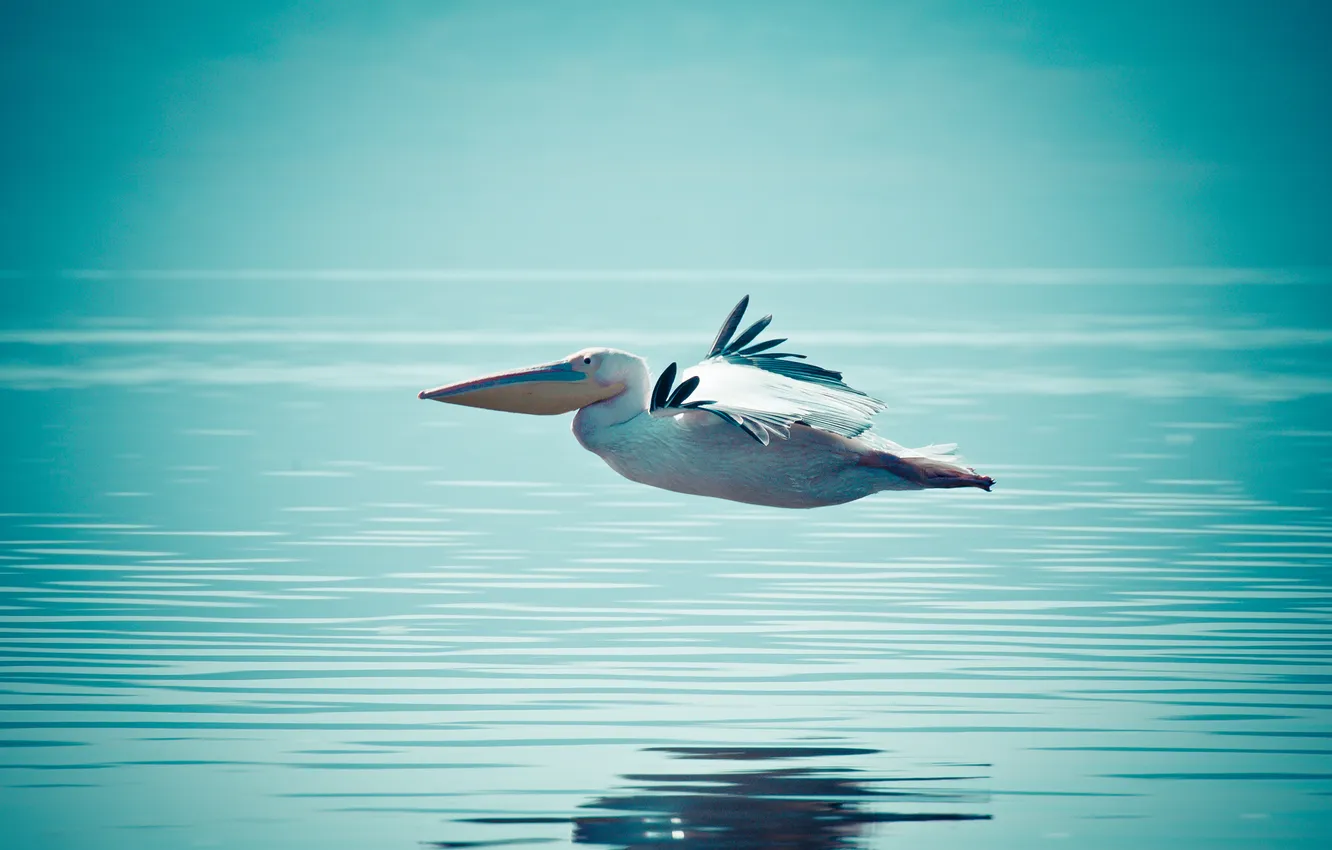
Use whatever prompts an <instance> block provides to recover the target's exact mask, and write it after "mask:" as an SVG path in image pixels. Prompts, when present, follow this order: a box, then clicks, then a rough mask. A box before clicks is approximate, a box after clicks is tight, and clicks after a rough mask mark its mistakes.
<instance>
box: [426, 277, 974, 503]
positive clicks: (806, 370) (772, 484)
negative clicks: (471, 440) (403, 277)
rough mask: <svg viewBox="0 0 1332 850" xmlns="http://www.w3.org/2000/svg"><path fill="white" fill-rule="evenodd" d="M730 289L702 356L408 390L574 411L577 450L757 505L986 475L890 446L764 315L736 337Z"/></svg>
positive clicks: (862, 405) (633, 471)
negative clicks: (771, 331)
mask: <svg viewBox="0 0 1332 850" xmlns="http://www.w3.org/2000/svg"><path fill="white" fill-rule="evenodd" d="M748 306H749V296H748V295H746V296H745V297H744V298H742V299H740V303H739V304H737V305H736V306H735V309H733V310H732V311H731V314H730V315H729V316H727V318H726V321H725V322H724V323H723V324H722V327H721V330H720V331H719V332H718V333H717V338H716V340H715V341H714V342H713V343H712V349H711V350H710V351H709V352H708V356H707V357H705V358H704V359H703V361H702V362H700V363H698V364H697V365H695V366H691V367H690V368H688V369H686V370H685V371H684V372H683V373H682V374H681V375H680V379H681V380H680V382H679V383H678V384H677V383H676V380H675V379H676V372H677V367H676V364H675V363H672V364H670V365H669V366H667V367H666V368H665V369H663V370H662V372H661V375H660V376H658V378H657V380H656V382H655V384H654V383H653V382H652V379H651V373H650V372H649V371H648V365H647V361H646V360H644V359H643V358H641V357H639V356H637V355H634V354H630V353H629V352H627V351H619V350H617V349H614V348H585V349H583V350H582V351H578V352H575V353H573V354H571V355H569V356H568V357H565V358H564V359H562V360H556V361H554V362H553V363H543V364H541V365H538V366H530V367H528V368H525V369H518V370H516V371H512V372H500V373H497V374H494V375H486V376H484V377H480V378H474V379H472V380H469V381H461V382H459V383H455V384H446V385H444V386H442V387H436V388H434V389H431V390H422V391H421V392H420V393H419V394H418V397H419V398H423V399H430V400H431V401H440V402H444V403H446V404H461V405H466V406H468V407H484V408H488V409H490V410H504V411H509V412H511V413H535V414H545V415H553V414H560V413H568V412H570V411H573V410H577V411H578V413H577V415H576V416H574V420H573V433H574V436H575V437H576V438H577V439H578V442H579V443H580V444H582V446H583V448H585V449H587V450H588V451H590V452H592V453H593V454H595V455H597V456H598V457H600V458H601V459H602V460H604V461H605V462H606V463H607V464H608V465H609V466H610V468H611V469H613V470H615V471H616V472H618V473H619V474H620V475H623V476H624V477H625V478H628V479H629V480H630V481H637V482H638V483H640V484H648V485H650V486H653V487H661V488H662V489H665V490H674V491H675V492H677V493H690V494H693V495H695V496H711V497H714V498H718V499H730V500H732V501H736V502H748V503H750V504H754V505H768V506H771V507H777V508H817V507H822V506H825V505H839V504H843V503H846V502H851V501H855V500H856V499H861V498H864V497H865V496H869V495H871V494H873V493H878V492H880V491H883V490H925V489H934V488H944V487H979V488H980V489H982V490H986V491H988V490H989V489H990V487H991V486H993V484H994V479H993V478H990V477H988V476H985V475H977V474H976V472H975V470H973V469H970V468H968V467H966V466H963V465H961V463H960V462H959V459H958V458H957V457H956V456H955V455H954V450H955V448H956V446H954V445H931V446H926V447H924V448H920V449H908V448H905V447H903V446H899V445H898V444H897V443H894V442H892V441H891V440H888V439H886V438H884V437H882V436H879V435H878V434H875V433H873V432H872V431H871V430H870V429H871V427H872V422H871V419H872V417H873V416H874V415H875V414H876V413H878V412H879V411H881V410H883V409H884V408H885V405H884V403H883V402H882V401H879V400H878V399H876V398H873V397H871V396H869V395H866V394H865V393H863V392H861V391H860V390H857V389H854V388H852V387H850V386H847V384H845V383H844V382H843V381H842V373H840V372H835V371H833V370H831V369H824V368H823V367H821V366H815V365H813V364H812V363H809V362H806V361H805V357H804V355H802V354H789V353H785V352H780V351H774V350H773V349H775V348H776V347H777V346H779V345H781V344H782V343H784V342H786V340H785V339H769V340H766V341H762V342H760V341H759V340H758V337H759V335H760V334H762V333H763V331H764V330H766V329H767V327H768V324H769V323H770V322H771V321H772V316H764V317H763V318H761V319H759V320H758V321H757V322H754V323H753V324H752V325H750V326H749V327H748V328H746V329H745V330H744V331H743V332H742V333H740V335H739V336H736V331H737V330H738V329H739V328H740V323H741V320H742V319H743V318H744V314H745V310H746V308H747V307H748Z"/></svg>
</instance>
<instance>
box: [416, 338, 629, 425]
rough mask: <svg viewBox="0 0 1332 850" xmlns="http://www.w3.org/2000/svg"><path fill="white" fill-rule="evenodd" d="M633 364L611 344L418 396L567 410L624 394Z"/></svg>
mask: <svg viewBox="0 0 1332 850" xmlns="http://www.w3.org/2000/svg"><path fill="white" fill-rule="evenodd" d="M633 363H639V364H641V363H642V360H640V359H639V358H638V357H635V356H634V355H632V354H629V353H628V352H624V351H616V350H615V349H613V348H585V349H583V350H582V351H577V352H574V353H573V354H570V355H569V356H568V357H565V358H564V359H563V360H556V361H554V362H552V363H542V364H540V365H539V366H529V367H527V368H526V369H515V370H513V371H511V372H498V373H496V374H494V375H485V376H483V377H480V378H473V379H471V380H469V381H460V382H458V383H456V384H445V385H444V386H442V387H435V388H434V389H433V390H422V391H421V392H420V393H418V394H417V397H418V398H424V399H430V400H431V401H442V402H444V403H446V404H462V405H466V406H467V407H484V408H487V409H489V410H507V411H509V412H510V413H536V414H542V415H552V414H557V413H568V412H569V411H571V410H578V409H579V408H582V407H587V406H588V405H590V404H596V403H597V402H599V401H605V400H607V399H610V398H614V397H615V396H617V395H619V394H620V393H622V392H624V389H625V386H626V382H627V381H628V380H629V373H630V371H631V368H632V364H633Z"/></svg>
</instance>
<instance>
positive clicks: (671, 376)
mask: <svg viewBox="0 0 1332 850" xmlns="http://www.w3.org/2000/svg"><path fill="white" fill-rule="evenodd" d="M675 369H676V366H675V364H674V363H672V364H671V365H669V366H667V367H666V368H665V369H662V370H661V375H660V376H659V377H658V378H657V385H656V386H655V387H653V388H652V406H651V407H650V408H648V409H649V410H656V409H657V408H659V407H665V406H666V401H667V399H668V397H669V396H670V394H671V385H672V384H674V383H675Z"/></svg>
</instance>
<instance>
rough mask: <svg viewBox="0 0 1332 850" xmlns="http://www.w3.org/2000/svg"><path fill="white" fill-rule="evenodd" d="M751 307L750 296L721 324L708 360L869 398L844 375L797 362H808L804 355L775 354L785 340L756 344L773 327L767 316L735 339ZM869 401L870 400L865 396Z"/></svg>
mask: <svg viewBox="0 0 1332 850" xmlns="http://www.w3.org/2000/svg"><path fill="white" fill-rule="evenodd" d="M748 307H749V296H748V295H746V296H745V297H743V298H741V299H740V302H739V303H738V304H736V305H735V308H734V309H732V310H731V312H730V314H729V315H728V316H727V317H726V321H725V322H723V323H722V326H721V330H719V331H718V332H717V338H716V340H715V341H714V342H713V343H712V351H711V352H709V353H708V358H709V359H710V358H713V357H720V358H722V359H723V360H725V361H727V362H728V363H734V364H735V365H737V366H751V367H753V368H755V369H762V370H763V371H765V372H772V373H774V374H777V375H782V376H784V377H787V378H791V379H792V380H796V381H807V382H809V383H814V384H823V385H824V386H828V387H836V388H837V389H839V390H843V391H845V392H849V393H853V394H855V395H861V396H864V395H866V394H865V393H863V392H861V391H860V390H858V389H856V388H854V387H849V386H847V385H846V384H845V383H844V382H843V380H842V373H841V372H838V371H837V370H835V369H825V368H823V367H822V366H816V365H814V364H813V363H800V362H795V361H799V360H805V359H806V358H805V355H803V354H794V353H792V352H789V351H772V350H771V349H773V348H775V347H776V346H778V345H781V344H782V343H784V342H786V341H787V340H786V339H769V340H764V341H763V342H754V340H755V339H756V338H757V337H758V336H759V334H761V333H763V331H765V330H767V328H768V325H769V324H771V323H772V316H771V315H768V316H764V317H763V318H762V319H759V320H758V321H757V322H755V323H754V324H752V325H750V326H749V327H748V328H747V329H745V332H744V333H742V334H740V336H738V337H735V340H734V341H732V339H731V338H732V337H734V336H735V332H736V329H737V328H739V327H740V321H741V320H742V319H743V318H744V315H745V310H746V309H747V308H748ZM866 397H868V396H866Z"/></svg>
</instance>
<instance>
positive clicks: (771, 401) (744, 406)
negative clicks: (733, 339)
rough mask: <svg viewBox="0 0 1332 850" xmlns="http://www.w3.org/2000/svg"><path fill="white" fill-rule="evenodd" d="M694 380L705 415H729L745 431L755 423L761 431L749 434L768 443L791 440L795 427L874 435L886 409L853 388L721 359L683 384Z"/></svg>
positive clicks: (692, 371)
mask: <svg viewBox="0 0 1332 850" xmlns="http://www.w3.org/2000/svg"><path fill="white" fill-rule="evenodd" d="M694 377H696V378H698V387H697V388H696V389H695V390H694V391H693V392H692V393H690V400H691V401H693V400H697V402H696V403H698V406H699V408H700V409H702V410H708V411H712V412H715V413H725V414H727V415H729V416H730V417H731V418H733V419H735V420H738V422H739V423H741V424H742V427H743V423H746V422H749V423H754V424H755V425H757V426H759V427H758V428H745V430H747V431H749V432H750V433H751V434H753V436H754V437H755V438H756V439H758V440H759V442H761V443H764V444H766V443H767V442H768V439H770V438H771V436H777V437H780V438H782V439H786V438H788V437H789V436H790V428H791V426H792V425H795V424H796V423H802V424H805V425H808V426H810V427H812V428H819V429H822V430H824V431H831V432H832V433H834V434H841V435H842V436H844V437H856V436H859V435H860V434H863V433H864V432H865V431H867V430H869V428H870V425H871V424H872V423H871V419H872V418H873V416H874V414H876V413H878V412H879V411H881V410H883V409H884V407H885V405H884V403H883V402H881V401H879V400H878V399H875V398H871V397H869V396H867V395H864V394H863V393H861V392H858V391H857V390H853V389H851V388H850V387H844V386H835V385H829V384H826V383H814V382H811V381H804V380H797V379H795V378H791V377H788V376H786V375H782V374H778V373H776V372H770V371H767V370H765V369H761V368H758V367H756V366H749V365H742V364H739V363H734V362H731V361H728V360H726V359H724V358H722V357H709V358H708V359H707V360H704V361H703V362H702V363H699V364H698V365H696V366H692V367H690V368H689V369H686V370H685V372H684V374H683V375H681V378H682V379H683V380H688V379H690V378H694ZM704 401H707V402H710V403H708V404H702V403H701V402H704ZM765 438H766V439H765Z"/></svg>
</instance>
